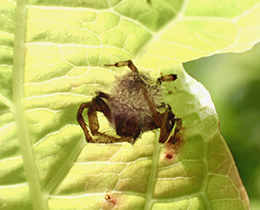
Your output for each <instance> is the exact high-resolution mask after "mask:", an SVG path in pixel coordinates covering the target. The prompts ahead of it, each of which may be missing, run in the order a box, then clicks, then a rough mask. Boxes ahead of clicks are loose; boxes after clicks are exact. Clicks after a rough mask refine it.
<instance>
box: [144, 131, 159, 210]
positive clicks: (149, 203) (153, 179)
mask: <svg viewBox="0 0 260 210" xmlns="http://www.w3.org/2000/svg"><path fill="white" fill-rule="evenodd" d="M155 136H156V138H155V143H154V152H153V156H152V165H151V171H150V176H149V181H148V188H147V191H146V196H145V205H144V210H150V209H152V205H153V201H152V200H153V196H154V188H155V182H156V178H157V166H158V160H159V156H160V149H161V145H160V144H159V142H158V139H159V135H158V132H156V135H155Z"/></svg>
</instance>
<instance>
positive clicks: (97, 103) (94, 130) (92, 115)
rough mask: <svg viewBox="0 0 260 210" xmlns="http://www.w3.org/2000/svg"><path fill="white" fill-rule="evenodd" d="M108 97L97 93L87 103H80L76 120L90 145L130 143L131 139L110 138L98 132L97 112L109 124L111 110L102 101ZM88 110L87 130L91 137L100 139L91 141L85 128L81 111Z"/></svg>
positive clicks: (105, 94)
mask: <svg viewBox="0 0 260 210" xmlns="http://www.w3.org/2000/svg"><path fill="white" fill-rule="evenodd" d="M109 97H110V95H109V94H107V93H103V92H98V93H97V95H96V96H95V97H94V98H93V99H92V100H91V101H89V102H86V103H82V104H81V105H80V107H79V110H78V113H77V120H78V123H79V124H80V126H81V128H82V130H83V131H84V134H85V137H86V140H87V142H90V143H112V142H126V141H127V142H132V141H133V137H120V138H116V137H112V136H109V135H106V134H105V133H101V132H99V122H98V117H97V111H99V112H102V113H103V114H104V115H105V117H106V118H107V119H108V121H110V122H111V120H112V116H111V110H110V108H109V107H108V105H107V104H106V102H105V101H104V100H103V99H102V98H105V99H109ZM84 109H88V111H87V114H88V121H89V129H90V131H91V134H92V135H93V136H99V137H102V138H98V139H93V138H92V137H91V136H90V134H89V131H88V128H87V126H86V123H85V121H84V118H83V115H82V113H83V110H84Z"/></svg>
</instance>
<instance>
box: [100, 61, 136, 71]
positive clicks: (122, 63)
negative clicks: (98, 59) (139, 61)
mask: <svg viewBox="0 0 260 210" xmlns="http://www.w3.org/2000/svg"><path fill="white" fill-rule="evenodd" d="M105 66H115V67H122V66H128V67H129V69H131V70H132V71H133V72H138V70H137V67H136V66H135V65H134V64H133V62H132V61H131V60H128V61H120V62H117V63H115V64H105Z"/></svg>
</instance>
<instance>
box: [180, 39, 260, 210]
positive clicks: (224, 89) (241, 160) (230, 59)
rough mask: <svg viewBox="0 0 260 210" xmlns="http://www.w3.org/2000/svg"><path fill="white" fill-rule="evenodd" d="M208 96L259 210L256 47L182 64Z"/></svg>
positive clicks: (259, 55)
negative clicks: (237, 52)
mask: <svg viewBox="0 0 260 210" xmlns="http://www.w3.org/2000/svg"><path fill="white" fill-rule="evenodd" d="M184 67H185V69H186V70H187V72H188V73H189V74H190V75H191V76H192V77H193V78H195V79H196V80H198V81H199V82H201V83H202V84H203V85H204V86H205V88H206V89H207V90H208V91H209V92H210V95H211V97H212V100H213V102H214V104H215V107H216V110H217V113H218V116H219V119H220V129H221V133H222V135H223V136H224V138H225V140H226V142H227V144H228V146H229V148H230V150H231V152H232V154H233V157H234V159H235V162H236V165H237V168H238V171H239V174H240V176H241V178H242V181H243V183H244V186H245V188H246V190H247V193H248V195H249V198H250V201H251V206H252V209H253V210H259V209H260V44H257V45H255V47H254V48H252V49H251V50H249V51H246V52H244V53H239V54H234V53H228V54H220V55H214V56H211V57H207V58H202V59H199V60H196V61H192V62H188V63H185V64H184Z"/></svg>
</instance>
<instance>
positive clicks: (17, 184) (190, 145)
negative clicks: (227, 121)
mask: <svg viewBox="0 0 260 210" xmlns="http://www.w3.org/2000/svg"><path fill="white" fill-rule="evenodd" d="M17 3H18V4H16V2H13V1H7V0H2V1H1V2H0V10H1V13H0V15H1V18H0V21H1V22H2V24H1V28H0V31H1V32H0V36H1V39H0V42H1V47H0V49H1V52H2V53H1V54H2V56H1V59H0V63H1V65H0V68H1V71H0V85H1V89H0V114H1V115H0V130H1V138H0V145H1V147H0V198H1V199H0V207H1V209H4V210H7V209H8V210H9V209H18V208H19V209H26V210H27V209H33V208H34V209H39V210H45V209H68V210H69V209H93V210H94V209H120V210H121V209H228V210H230V209H236V210H237V209H250V205H249V201H248V197H247V193H246V191H245V189H244V187H243V184H242V182H241V180H240V177H239V174H238V172H237V169H236V166H235V163H234V160H233V158H232V156H231V153H230V151H229V149H228V147H227V145H226V143H225V141H224V139H223V137H222V136H221V134H220V130H219V125H218V117H217V114H216V111H215V108H214V105H213V103H212V101H211V99H210V95H209V93H208V92H207V91H206V90H205V89H204V87H203V86H202V85H201V84H200V83H198V82H197V81H195V80H194V79H192V78H191V77H190V76H188V75H187V74H186V72H185V70H184V69H183V67H182V65H181V63H182V62H186V61H190V60H194V59H197V58H200V57H204V56H209V55H213V54H218V53H224V52H242V51H245V50H247V49H250V48H251V47H252V46H253V45H254V44H255V43H256V42H258V41H259V38H260V36H259V34H260V24H259V23H260V16H259V14H260V4H259V3H258V1H253V0H251V1H246V2H245V1H242V0H240V1H232V0H229V1H223V2H222V1H218V2H214V3H212V2H211V3H209V2H208V1H206V0H197V1H180V0H179V1H176V0H168V1H166V0H164V1H162V0H152V1H151V2H150V3H149V2H146V1H140V0H128V1H120V0H111V1H73V2H70V1H55V2H53V1H47V0H46V1H37V0H30V1H28V4H27V5H26V4H25V3H26V2H24V1H18V2H17ZM15 17H16V18H15ZM25 32H26V33H25ZM14 43H15V44H14ZM128 59H131V60H133V61H134V63H135V64H136V65H137V66H138V68H139V70H140V71H148V72H149V73H150V74H151V76H152V77H153V78H154V79H156V78H158V77H159V76H160V75H161V74H163V75H165V74H169V73H176V74H178V80H176V81H175V82H172V83H168V84H165V85H164V87H165V97H164V98H165V102H166V103H168V104H169V105H171V107H172V108H173V112H174V113H175V114H176V116H177V117H180V118H181V119H182V120H183V129H182V131H181V136H180V141H179V143H178V144H176V145H172V146H167V145H161V144H159V143H158V135H159V131H149V132H145V133H144V134H143V135H142V136H141V138H139V139H138V140H137V142H136V144H134V145H133V146H131V145H130V144H129V143H116V144H107V145H101V144H86V143H85V139H84V136H83V132H82V130H81V128H80V127H79V125H78V124H77V122H76V112H77V109H78V107H79V105H80V104H81V103H82V102H86V101H90V100H91V98H92V97H93V96H94V95H95V92H96V91H97V90H101V91H104V92H108V91H109V89H110V87H111V86H112V84H113V81H114V79H115V77H117V76H120V75H121V74H123V73H124V72H126V71H127V68H107V67H105V66H104V64H109V63H114V62H117V61H120V60H128ZM99 117H100V118H99V119H100V123H101V129H103V130H106V129H107V127H108V126H107V122H106V120H105V119H104V117H102V116H101V115H100V116H99Z"/></svg>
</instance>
